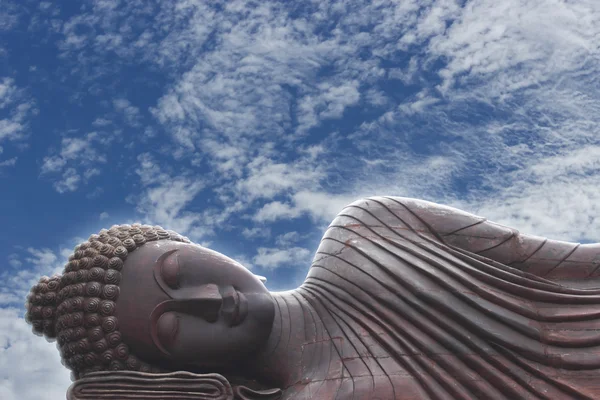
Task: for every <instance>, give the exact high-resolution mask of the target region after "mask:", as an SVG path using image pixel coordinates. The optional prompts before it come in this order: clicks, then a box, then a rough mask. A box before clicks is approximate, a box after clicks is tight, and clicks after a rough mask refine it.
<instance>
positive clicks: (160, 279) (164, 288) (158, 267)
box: [153, 249, 178, 299]
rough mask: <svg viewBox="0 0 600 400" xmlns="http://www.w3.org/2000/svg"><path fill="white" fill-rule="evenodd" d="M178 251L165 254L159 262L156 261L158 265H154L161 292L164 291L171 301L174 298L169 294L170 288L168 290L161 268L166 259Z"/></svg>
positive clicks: (155, 278)
mask: <svg viewBox="0 0 600 400" xmlns="http://www.w3.org/2000/svg"><path fill="white" fill-rule="evenodd" d="M177 250H178V249H173V250H169V251H167V252H165V253H163V254H162V255H161V256H160V257H158V260H156V263H154V267H153V275H154V280H155V281H156V283H157V284H158V287H159V288H160V290H162V291H163V292H164V293H165V294H166V295H167V296H169V298H170V299H173V296H171V295H170V294H169V291H170V288H169V289H167V287H168V285H167V284H166V283H165V282H164V280H163V277H162V275H161V272H162V271H161V267H162V263H163V261H164V260H165V258H167V257H168V256H170V255H171V254H173V253H175V252H176V251H177Z"/></svg>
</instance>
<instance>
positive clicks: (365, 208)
mask: <svg viewBox="0 0 600 400" xmlns="http://www.w3.org/2000/svg"><path fill="white" fill-rule="evenodd" d="M598 258H600V247H599V246H598V245H595V244H593V245H578V244H574V243H567V242H559V241H553V240H547V239H543V238H539V237H535V236H528V235H523V234H520V233H519V232H518V231H516V230H514V229H510V228H507V227H504V226H502V225H498V224H495V223H493V222H490V221H487V220H485V219H484V218H480V217H477V216H474V215H472V214H468V213H465V212H462V211H460V210H456V209H453V208H450V207H444V206H439V205H436V204H433V203H429V202H424V201H420V200H412V199H406V198H399V197H374V198H370V199H365V200H360V201H357V202H355V203H353V204H351V205H349V206H348V207H346V208H345V209H344V210H343V211H342V212H341V213H340V214H339V215H338V216H337V217H336V218H335V220H334V221H333V222H332V223H331V225H330V226H329V228H328V229H327V231H326V233H325V236H324V237H323V239H322V241H321V243H320V245H319V248H318V251H317V254H316V255H315V258H314V261H313V263H312V266H311V268H310V270H309V273H308V276H307V279H306V281H305V282H304V284H303V285H302V286H301V287H300V288H299V290H300V291H301V292H304V293H306V294H307V296H313V297H315V298H316V297H319V298H321V299H322V300H320V301H321V302H322V304H324V305H325V306H326V307H327V308H328V309H329V310H333V311H334V312H335V315H337V316H338V317H339V320H340V321H347V326H351V325H352V324H353V325H354V326H358V327H359V328H360V329H361V330H362V331H364V332H366V334H364V335H363V336H361V338H360V342H361V343H362V344H361V346H364V349H363V350H364V352H365V353H367V356H366V357H365V359H367V358H372V359H373V360H374V363H372V365H375V363H377V364H378V365H379V366H380V367H381V366H382V364H381V361H380V359H378V356H377V354H375V351H374V350H373V349H375V348H377V349H384V350H385V353H386V354H387V355H388V356H389V357H391V358H393V359H394V360H395V361H396V362H397V363H398V365H401V366H402V368H403V371H404V373H407V374H408V375H409V377H410V378H411V379H412V380H413V381H414V384H415V385H417V386H418V387H419V388H420V393H422V394H421V395H420V396H422V397H423V398H424V399H425V398H429V399H465V400H467V399H486V400H488V399H490V400H491V399H507V400H514V399H552V400H554V399H598V398H600V346H599V345H600V289H598V288H600V283H599V282H600V280H599V279H600V278H598V277H599V276H600V271H599V270H598V268H597V267H598V265H599V264H598ZM329 324H330V325H332V324H333V323H332V322H329ZM338 325H339V323H338ZM357 336H360V335H358V334H357ZM367 336H368V338H367ZM369 341H370V342H369ZM356 342H357V343H358V342H359V341H358V340H357V341H356ZM370 343H371V344H370ZM334 344H335V341H334ZM338 347H341V345H339V346H338ZM355 347H356V346H355ZM338 351H339V352H341V351H343V350H342V349H341V348H340V349H339V350H338ZM363 362H365V361H364V360H363ZM367 364H368V363H366V362H365V366H367ZM367 368H368V366H367ZM386 375H389V373H386ZM388 378H389V377H388ZM390 381H391V379H390ZM394 390H395V391H394V396H396V398H397V399H399V400H402V399H403V395H402V392H401V391H402V387H401V385H400V386H397V387H396V388H395V389H394ZM407 396H408V395H407ZM342 398H345V397H342ZM357 398H362V397H360V396H359V397H357ZM405 398H409V397H405ZM410 398H413V397H410Z"/></svg>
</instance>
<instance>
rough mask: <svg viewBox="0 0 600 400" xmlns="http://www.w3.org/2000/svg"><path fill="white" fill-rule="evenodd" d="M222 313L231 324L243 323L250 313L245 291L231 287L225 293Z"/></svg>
mask: <svg viewBox="0 0 600 400" xmlns="http://www.w3.org/2000/svg"><path fill="white" fill-rule="evenodd" d="M221 314H222V315H223V317H224V318H225V320H226V321H227V322H228V323H229V325H230V326H236V325H239V324H241V323H242V322H243V321H244V319H245V318H246V315H247V314H248V300H247V299H246V296H244V294H243V293H240V292H238V291H237V290H235V289H233V288H231V290H227V293H224V295H223V305H222V307H221Z"/></svg>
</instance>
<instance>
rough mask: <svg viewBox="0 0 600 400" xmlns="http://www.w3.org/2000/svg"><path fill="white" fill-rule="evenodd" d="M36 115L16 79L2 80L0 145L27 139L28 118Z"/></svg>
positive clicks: (0, 90)
mask: <svg viewBox="0 0 600 400" xmlns="http://www.w3.org/2000/svg"><path fill="white" fill-rule="evenodd" d="M1 24H2V14H1V13H0V26H1ZM36 113H37V110H36V108H35V107H34V103H33V100H31V99H30V98H29V97H28V96H27V95H26V94H25V91H24V90H23V89H20V88H19V87H17V85H16V83H15V81H14V79H12V78H9V77H3V78H0V143H1V142H2V141H11V140H13V141H14V140H20V139H24V138H26V137H27V126H28V118H29V117H31V116H32V115H34V114H36Z"/></svg>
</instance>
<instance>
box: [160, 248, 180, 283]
mask: <svg viewBox="0 0 600 400" xmlns="http://www.w3.org/2000/svg"><path fill="white" fill-rule="evenodd" d="M160 276H161V278H162V279H163V281H164V282H165V283H166V284H167V285H168V286H169V287H170V288H171V289H178V288H179V287H180V281H179V278H180V268H179V257H178V255H177V252H173V253H171V254H169V255H168V256H167V257H166V258H165V259H164V260H163V261H162V265H161V267H160Z"/></svg>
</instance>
